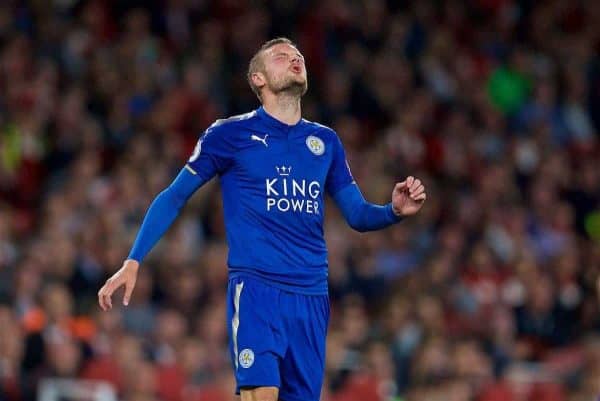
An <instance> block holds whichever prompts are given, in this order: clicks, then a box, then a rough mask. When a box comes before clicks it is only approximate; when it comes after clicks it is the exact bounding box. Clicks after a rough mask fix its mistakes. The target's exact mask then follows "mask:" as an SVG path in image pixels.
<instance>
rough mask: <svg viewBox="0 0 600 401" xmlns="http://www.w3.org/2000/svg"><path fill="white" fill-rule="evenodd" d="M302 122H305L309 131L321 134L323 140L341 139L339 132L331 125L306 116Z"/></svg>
mask: <svg viewBox="0 0 600 401" xmlns="http://www.w3.org/2000/svg"><path fill="white" fill-rule="evenodd" d="M302 122H303V123H304V126H305V129H306V130H307V131H309V132H311V133H312V134H315V135H317V136H319V137H320V138H322V139H323V140H326V141H330V140H339V137H338V134H337V133H336V132H335V131H334V130H333V128H331V127H328V126H326V125H323V124H320V123H317V122H314V121H309V120H306V119H304V118H303V119H302Z"/></svg>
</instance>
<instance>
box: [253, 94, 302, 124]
mask: <svg viewBox="0 0 600 401" xmlns="http://www.w3.org/2000/svg"><path fill="white" fill-rule="evenodd" d="M263 108H264V109H265V111H266V112H267V113H268V114H269V115H270V116H272V117H274V118H275V119H277V120H279V121H281V122H282V123H285V124H287V125H295V124H296V123H297V122H298V121H300V119H301V118H302V109H301V107H300V98H299V97H297V96H293V97H292V96H286V95H284V94H282V95H279V96H273V97H271V98H267V99H264V102H263Z"/></svg>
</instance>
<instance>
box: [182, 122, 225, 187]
mask: <svg viewBox="0 0 600 401" xmlns="http://www.w3.org/2000/svg"><path fill="white" fill-rule="evenodd" d="M233 154H234V149H233V146H232V143H231V139H230V138H229V136H228V135H227V131H226V130H225V128H224V127H223V126H220V125H218V123H215V124H213V125H211V126H210V127H209V128H208V129H207V130H206V131H205V132H204V133H203V134H202V135H201V136H200V139H198V142H197V143H196V147H195V148H194V152H193V153H192V155H191V156H190V158H189V159H188V161H187V164H186V165H185V168H186V169H187V170H188V171H190V172H191V173H192V174H194V175H198V176H199V178H200V179H201V180H202V181H203V182H206V181H209V180H210V179H212V178H213V177H214V176H215V175H217V174H219V175H220V174H223V173H224V172H225V171H227V169H228V168H229V166H230V165H231V161H232V160H233Z"/></svg>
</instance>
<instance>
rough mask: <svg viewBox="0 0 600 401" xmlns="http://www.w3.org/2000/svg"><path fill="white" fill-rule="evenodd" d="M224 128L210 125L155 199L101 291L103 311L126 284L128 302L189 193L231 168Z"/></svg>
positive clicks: (110, 305) (99, 297) (230, 150)
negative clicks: (144, 262)
mask: <svg viewBox="0 0 600 401" xmlns="http://www.w3.org/2000/svg"><path fill="white" fill-rule="evenodd" d="M223 131H224V130H223V127H221V126H219V123H218V122H217V123H215V124H213V125H211V126H210V127H209V128H208V129H207V130H206V131H205V133H204V134H203V135H202V136H201V137H200V139H199V140H198V142H197V143H196V147H195V149H194V152H193V153H192V156H191V157H190V158H189V160H188V162H187V164H186V165H185V167H184V168H183V169H182V170H181V172H180V173H179V175H178V176H177V178H175V180H174V181H173V182H172V183H171V185H169V187H168V188H166V189H165V190H164V191H162V192H161V193H160V194H159V195H158V196H157V197H156V199H154V201H153V202H152V204H151V205H150V208H149V209H148V211H147V212H146V216H145V217H144V221H143V223H142V227H141V228H140V231H139V232H138V235H137V237H136V239H135V243H134V245H133V248H132V249H131V252H130V253H129V256H128V258H127V259H126V260H125V262H123V266H121V268H120V269H119V270H118V271H117V272H116V273H115V274H113V275H112V277H111V278H109V279H108V280H107V281H106V284H104V286H103V287H102V288H101V289H100V291H98V303H99V304H100V307H101V308H102V309H103V310H108V309H110V308H111V307H112V302H111V296H112V294H113V293H114V292H115V291H116V290H117V289H118V288H119V287H121V286H122V285H124V286H125V296H124V297H123V304H124V305H127V304H128V303H129V299H130V297H131V293H132V292H133V288H134V286H135V281H136V277H137V270H138V268H139V264H140V262H141V261H142V260H143V259H144V257H145V256H146V255H147V254H148V252H150V250H151V249H152V247H153V246H154V245H155V244H156V242H157V241H158V240H159V239H160V238H161V237H162V236H163V235H164V233H165V232H166V231H167V229H168V228H169V227H170V226H171V224H173V222H174V221H175V219H176V218H177V216H178V215H179V212H180V210H181V208H182V207H183V205H185V203H186V202H187V200H188V199H189V198H190V196H192V194H193V193H194V192H195V191H196V190H197V189H198V188H200V187H201V186H202V185H203V184H204V183H205V182H208V181H210V180H211V179H212V178H213V177H214V176H215V175H217V174H222V173H224V172H225V171H226V170H227V169H228V168H229V166H230V165H231V160H232V157H231V156H232V155H233V147H232V146H231V142H230V141H229V140H228V139H227V137H226V136H224V132H223Z"/></svg>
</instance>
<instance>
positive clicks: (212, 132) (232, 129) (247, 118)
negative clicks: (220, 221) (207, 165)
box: [199, 111, 257, 147]
mask: <svg viewBox="0 0 600 401" xmlns="http://www.w3.org/2000/svg"><path fill="white" fill-rule="evenodd" d="M256 120H257V115H256V111H251V112H249V113H244V114H238V115H235V116H231V117H227V118H221V119H218V120H216V121H215V122H214V123H212V124H211V125H210V126H209V127H208V128H207V129H206V130H205V131H204V132H203V133H202V134H201V135H200V140H199V142H203V143H205V144H207V145H209V146H225V147H230V146H234V145H235V143H236V142H237V139H238V137H239V135H241V133H242V132H243V129H244V128H248V127H252V126H253V125H254V124H256Z"/></svg>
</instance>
